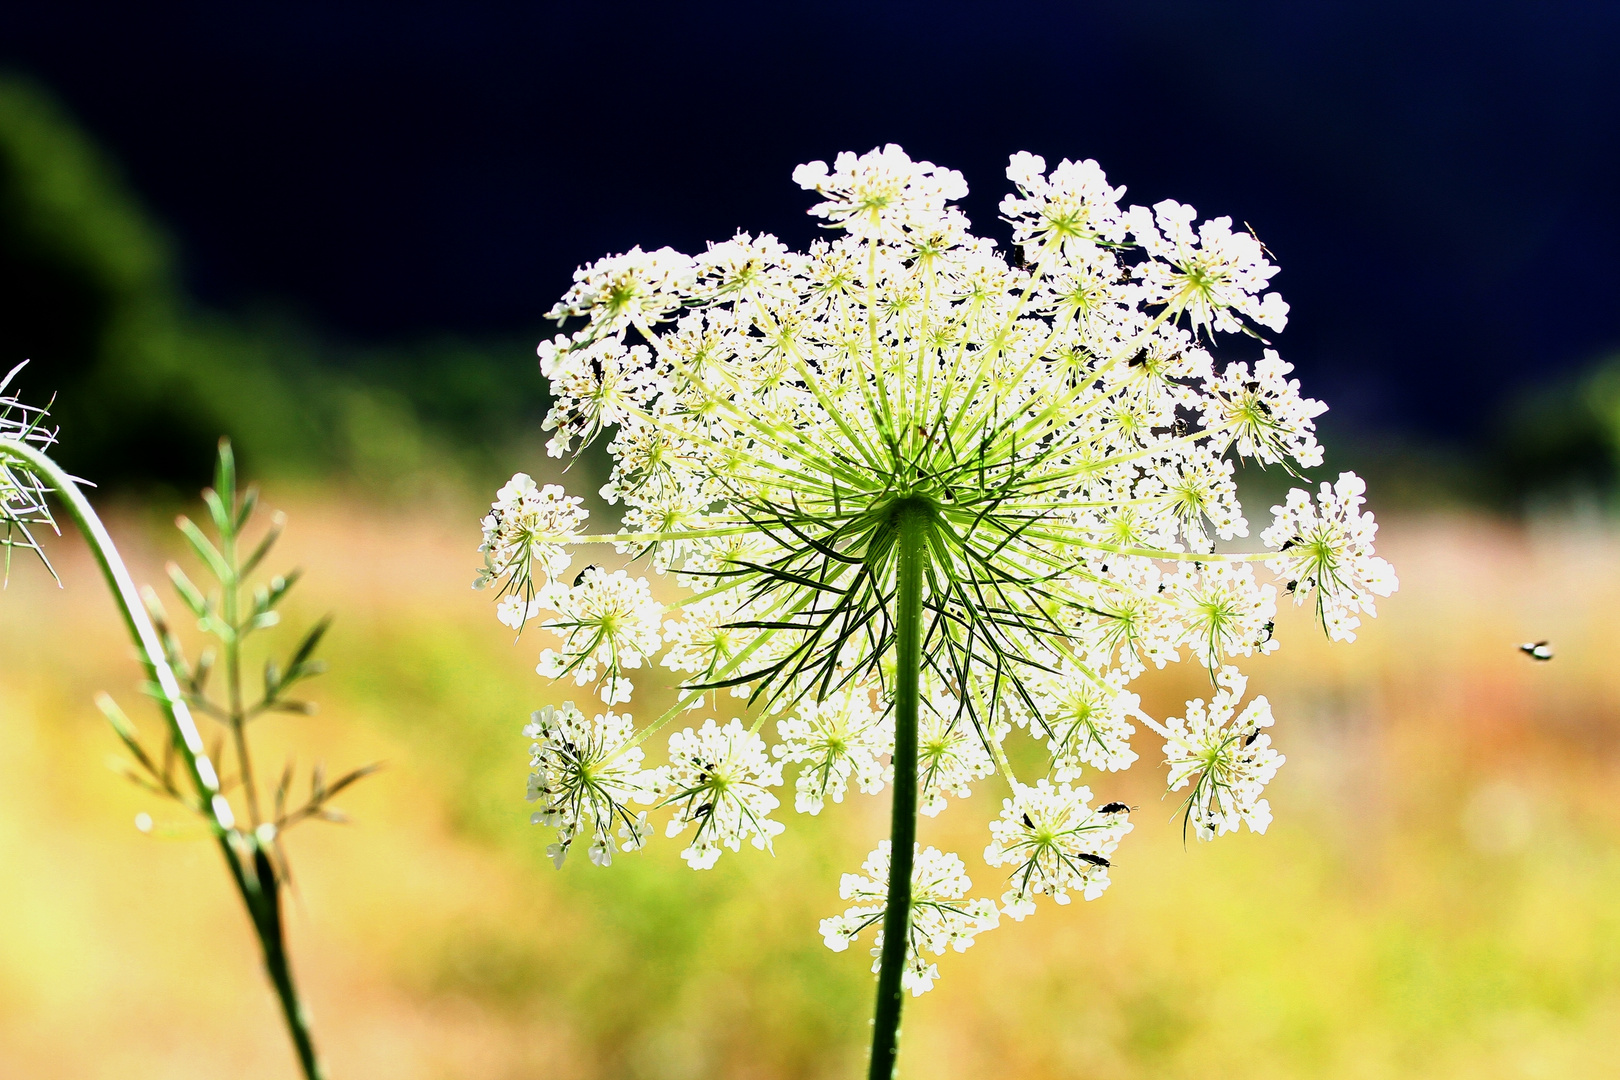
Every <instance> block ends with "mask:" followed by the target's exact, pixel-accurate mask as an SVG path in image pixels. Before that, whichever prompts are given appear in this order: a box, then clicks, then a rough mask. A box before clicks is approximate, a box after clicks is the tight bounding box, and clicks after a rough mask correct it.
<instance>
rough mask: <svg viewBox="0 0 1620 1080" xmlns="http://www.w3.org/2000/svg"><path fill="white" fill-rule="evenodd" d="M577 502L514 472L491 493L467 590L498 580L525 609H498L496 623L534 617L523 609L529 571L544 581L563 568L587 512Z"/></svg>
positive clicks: (530, 595) (530, 589)
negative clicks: (477, 564) (480, 560)
mask: <svg viewBox="0 0 1620 1080" xmlns="http://www.w3.org/2000/svg"><path fill="white" fill-rule="evenodd" d="M583 502H584V500H583V499H580V498H579V497H578V496H574V495H569V494H567V493H566V492H564V491H563V489H562V488H561V487H560V486H559V485H557V484H547V485H546V486H545V487H540V486H539V485H537V484H536V483H535V482H534V480H533V478H531V477H530V476H529V475H528V474H527V473H518V474H517V475H516V476H514V477H512V479H510V480H508V481H507V482H506V484H505V485H504V486H503V487H502V488H501V490H500V491H498V492H496V493H495V501H494V502H493V503H492V504H490V511H489V513H488V514H486V515H485V516H484V521H483V527H484V542H483V545H482V546H480V547H479V549H478V550H479V551H481V552H483V553H484V568H483V569H482V570H480V571H479V572H478V579H477V580H476V581H474V582H473V588H475V589H481V588H483V587H485V586H486V585H488V584H490V583H491V582H494V581H504V583H505V584H504V586H503V589H502V592H503V593H506V592H511V594H512V595H515V596H519V597H521V598H522V602H523V604H524V605H525V607H523V608H511V607H504V608H502V611H501V615H502V618H501V621H502V622H503V623H505V624H506V625H508V626H512V627H513V628H514V629H517V628H519V627H521V626H522V625H523V622H524V621H525V620H527V619H531V618H533V617H534V610H530V609H529V605H530V604H531V601H532V600H533V599H534V586H533V585H532V584H531V578H530V575H531V573H532V572H533V570H539V571H540V573H541V575H542V583H549V582H550V581H551V579H553V578H554V577H556V576H557V575H558V574H561V573H562V572H563V571H564V570H566V569H568V564H569V563H570V562H572V561H573V556H572V555H570V554H569V552H568V548H567V547H566V545H567V544H568V543H569V541H571V540H573V538H574V537H575V536H577V535H579V530H580V526H581V525H583V524H584V521H585V517H586V514H587V513H588V511H586V509H585V508H584V506H583V505H582V504H583ZM504 599H505V597H504V596H503V600H504ZM525 611H526V612H527V614H524V612H525ZM519 615H522V618H517V616H519Z"/></svg>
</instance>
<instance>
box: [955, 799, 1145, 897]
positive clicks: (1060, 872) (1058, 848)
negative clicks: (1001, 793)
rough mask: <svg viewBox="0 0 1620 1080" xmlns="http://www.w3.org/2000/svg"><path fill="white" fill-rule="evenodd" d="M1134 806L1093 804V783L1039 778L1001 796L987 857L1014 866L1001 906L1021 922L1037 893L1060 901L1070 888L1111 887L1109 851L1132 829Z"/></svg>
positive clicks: (1093, 890) (1091, 893)
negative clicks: (1009, 795)
mask: <svg viewBox="0 0 1620 1080" xmlns="http://www.w3.org/2000/svg"><path fill="white" fill-rule="evenodd" d="M1128 814H1129V811H1128V810H1127V809H1125V808H1124V807H1123V806H1122V805H1121V804H1110V806H1109V808H1108V809H1107V810H1106V812H1105V811H1103V810H1093V809H1092V808H1091V789H1090V788H1083V787H1082V788H1071V787H1070V786H1069V785H1068V784H1060V785H1058V786H1056V787H1054V786H1053V785H1052V783H1051V782H1050V781H1048V780H1039V781H1037V782H1036V783H1035V786H1034V787H1028V786H1026V785H1024V784H1017V785H1015V786H1014V787H1013V795H1012V798H1010V799H1004V800H1002V804H1001V817H1000V818H999V819H997V820H995V821H992V822H991V823H990V846H989V847H987V848H985V849H984V861H985V862H987V863H989V864H990V865H991V866H1011V867H1013V870H1012V873H1011V874H1010V875H1009V877H1008V879H1007V880H1008V885H1009V888H1008V890H1007V892H1006V893H1005V894H1004V895H1003V896H1002V898H1001V903H1002V911H1003V912H1004V913H1005V914H1007V915H1009V916H1011V917H1012V918H1013V919H1015V920H1018V921H1020V922H1022V921H1023V918H1024V916H1025V915H1028V914H1030V913H1031V912H1033V911H1034V910H1035V897H1036V896H1038V895H1040V894H1042V893H1045V894H1046V895H1048V896H1050V897H1051V898H1052V899H1053V900H1055V901H1057V902H1058V903H1059V904H1067V903H1068V902H1069V890H1070V889H1073V890H1075V891H1077V892H1079V893H1081V894H1082V895H1083V896H1084V897H1085V898H1086V899H1087V900H1095V899H1097V897H1099V896H1101V895H1102V894H1103V890H1104V889H1106V888H1108V885H1109V879H1108V868H1109V866H1111V865H1112V863H1111V862H1110V861H1109V856H1111V855H1112V854H1113V853H1114V848H1116V847H1118V846H1119V841H1120V838H1121V837H1123V836H1124V835H1125V834H1126V833H1128V832H1130V831H1131V823H1130V821H1129V820H1127V817H1128Z"/></svg>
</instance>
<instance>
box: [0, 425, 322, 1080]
mask: <svg viewBox="0 0 1620 1080" xmlns="http://www.w3.org/2000/svg"><path fill="white" fill-rule="evenodd" d="M0 457H5V458H10V459H12V460H14V461H17V462H19V463H20V464H22V465H23V466H25V467H26V468H28V469H29V471H31V472H33V473H34V474H35V475H37V476H39V477H40V478H41V479H43V480H44V481H45V482H46V483H47V484H49V485H50V487H51V488H52V490H54V491H55V493H56V495H57V498H58V499H60V500H61V502H62V504H63V505H64V506H66V507H67V509H68V513H69V515H70V516H71V517H72V518H73V522H74V524H75V525H77V526H78V528H79V532H81V533H82V534H83V535H84V538H85V540H86V542H87V543H89V545H90V551H91V553H92V554H94V555H95V558H96V564H97V565H98V566H100V567H101V573H102V576H103V577H104V578H106V579H107V587H108V589H109V590H110V591H111V592H112V594H113V599H114V600H115V601H116V602H117V604H118V610H119V612H120V613H121V614H122V615H123V617H124V626H125V628H126V629H128V630H129V636H130V637H131V639H133V640H134V642H135V646H136V648H137V649H138V650H139V651H140V654H141V658H142V662H143V663H144V664H145V665H146V671H147V674H148V676H149V677H150V678H151V680H152V682H153V684H154V685H155V686H156V687H157V688H158V691H159V693H158V694H157V699H158V705H159V706H160V707H161V708H162V710H163V715H164V718H165V719H166V720H167V721H168V725H169V735H170V738H171V739H172V740H173V742H174V745H175V746H176V748H177V749H178V750H179V751H180V756H181V759H182V760H183V761H184V762H185V767H186V772H187V773H188V774H189V775H190V776H191V780H192V784H193V786H194V787H195V788H196V791H197V798H198V801H199V804H200V806H201V807H202V809H203V812H204V814H205V815H206V816H207V818H208V823H209V826H210V828H211V829H212V830H213V833H214V837H215V840H216V841H217V842H218V844H219V848H220V853H221V854H222V855H223V856H224V858H225V866H226V868H227V869H228V870H229V871H230V874H231V880H232V881H234V882H235V883H236V888H237V891H238V892H239V893H240V894H241V896H242V903H243V904H244V905H245V906H246V908H247V912H248V917H249V919H251V920H252V922H253V929H254V931H255V933H256V934H257V935H258V938H259V944H260V945H261V946H262V948H263V951H264V964H265V970H266V973H267V974H268V975H269V977H270V981H271V983H272V984H273V985H274V986H275V989H276V996H277V997H279V998H280V999H281V1011H282V1014H283V1016H284V1017H285V1018H286V1021H287V1029H288V1032H289V1033H290V1034H291V1036H292V1041H293V1048H294V1050H295V1051H296V1052H297V1054H298V1062H299V1065H300V1066H302V1068H303V1071H304V1076H305V1077H306V1078H307V1080H324V1078H325V1075H326V1074H325V1072H324V1071H323V1070H322V1068H321V1065H320V1062H319V1060H318V1059H317V1058H316V1055H315V1044H314V1041H313V1039H312V1038H311V1037H310V1032H309V1021H308V1018H307V1017H306V1016H305V1015H304V1009H303V1006H302V1004H300V1002H299V1000H298V991H297V988H296V987H295V986H294V984H293V980H292V971H291V968H290V966H289V965H288V962H287V951H286V946H285V942H284V940H283V936H282V929H281V915H280V909H279V901H280V898H279V897H278V896H277V895H276V888H277V886H276V882H275V877H274V875H273V874H271V873H269V861H268V859H266V858H265V857H264V854H263V850H262V848H260V846H259V843H258V840H257V838H255V837H253V836H252V835H249V834H244V833H242V832H241V831H240V830H238V829H237V828H236V825H235V817H234V815H233V814H232V813H231V808H230V804H229V803H228V802H226V801H225V798H224V796H223V795H221V794H220V790H219V774H218V772H217V771H216V770H215V768H214V764H213V762H212V761H210V760H209V757H208V752H207V749H206V747H205V746H204V745H203V740H202V735H201V734H200V733H199V732H198V730H197V724H196V722H195V721H194V720H193V719H192V717H191V710H190V709H189V708H188V707H187V706H186V699H185V694H184V692H183V691H182V690H181V688H180V682H179V680H178V679H176V678H175V675H174V669H173V668H171V667H170V666H169V661H168V657H166V656H165V655H164V652H163V645H162V642H161V641H159V639H158V635H157V630H156V629H155V628H154V627H153V626H152V620H151V617H150V616H148V615H147V613H146V606H145V605H144V604H143V603H142V602H141V596H140V591H139V590H138V589H137V588H136V587H135V581H134V579H133V578H131V577H130V576H129V569H128V568H127V567H126V566H125V565H124V560H123V557H122V556H120V555H119V554H118V547H117V545H115V544H114V543H113V540H112V537H111V536H110V535H109V534H108V532H107V529H106V526H104V525H103V524H102V523H101V518H100V517H98V516H97V514H96V511H95V509H94V508H93V507H92V506H91V505H90V502H89V500H88V499H86V498H85V497H84V493H83V492H82V491H80V490H79V486H78V485H77V484H76V483H74V481H73V478H72V477H71V476H69V475H68V474H67V473H65V472H63V471H62V468H61V467H60V466H59V465H57V464H56V462H54V461H52V460H51V459H50V458H49V457H48V456H46V455H45V454H43V453H41V452H40V451H39V450H37V449H35V448H34V447H32V446H29V445H28V444H27V443H22V442H16V441H14V440H11V439H0ZM239 846H240V847H242V848H245V849H247V850H248V851H250V852H253V853H254V856H250V857H253V858H254V863H255V865H253V866H251V867H244V865H243V861H242V859H241V858H240V857H239V856H238V854H237V851H236V848H237V847H239ZM266 882H268V884H269V888H268V889H267V888H265V884H266Z"/></svg>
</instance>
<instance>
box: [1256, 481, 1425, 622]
mask: <svg viewBox="0 0 1620 1080" xmlns="http://www.w3.org/2000/svg"><path fill="white" fill-rule="evenodd" d="M1366 492H1367V485H1366V483H1365V482H1363V481H1362V479H1361V477H1359V476H1357V475H1356V474H1355V473H1348V472H1347V473H1340V474H1339V479H1338V480H1337V482H1335V483H1333V484H1328V483H1326V482H1325V481H1324V482H1323V484H1322V489H1321V491H1320V492H1319V493H1318V494H1317V497H1316V503H1315V504H1314V505H1313V504H1312V503H1311V497H1310V495H1309V494H1308V493H1306V492H1304V491H1301V490H1300V489H1298V488H1294V489H1293V490H1292V491H1290V492H1289V493H1288V498H1287V500H1286V501H1285V502H1284V503H1283V505H1282V506H1273V507H1272V508H1271V511H1272V513H1273V514H1275V515H1276V518H1275V520H1274V521H1273V522H1272V524H1271V526H1270V527H1269V528H1267V529H1266V531H1265V532H1264V533H1262V534H1261V539H1263V540H1264V541H1265V543H1266V546H1267V547H1272V548H1277V549H1279V550H1278V552H1277V554H1276V556H1275V557H1273V558H1272V559H1270V560H1269V561H1267V563H1266V565H1267V566H1268V567H1270V568H1271V570H1272V572H1273V573H1275V574H1277V576H1278V577H1281V578H1284V579H1285V580H1286V581H1287V583H1288V591H1289V592H1291V593H1293V595H1294V603H1295V604H1303V603H1304V602H1305V599H1306V598H1307V597H1315V599H1316V610H1317V614H1318V616H1319V617H1320V618H1321V620H1322V625H1323V627H1324V628H1326V630H1327V633H1328V636H1329V637H1331V638H1332V639H1333V640H1335V641H1354V640H1355V639H1356V633H1355V631H1356V627H1358V626H1360V625H1361V619H1360V618H1358V616H1359V615H1360V613H1362V612H1366V613H1367V614H1368V615H1376V614H1377V609H1376V607H1375V606H1374V604H1375V601H1374V599H1373V598H1374V597H1377V596H1388V595H1390V594H1391V593H1393V592H1394V591H1395V589H1396V586H1397V585H1398V584H1399V583H1398V582H1397V581H1396V579H1395V568H1394V567H1392V566H1391V565H1390V564H1389V563H1388V562H1386V561H1384V560H1383V559H1380V558H1378V557H1377V556H1376V555H1374V554H1373V537H1374V536H1375V535H1377V533H1378V523H1377V522H1376V521H1374V520H1373V516H1372V515H1371V514H1370V513H1363V512H1362V509H1361V507H1362V504H1363V502H1365V496H1366Z"/></svg>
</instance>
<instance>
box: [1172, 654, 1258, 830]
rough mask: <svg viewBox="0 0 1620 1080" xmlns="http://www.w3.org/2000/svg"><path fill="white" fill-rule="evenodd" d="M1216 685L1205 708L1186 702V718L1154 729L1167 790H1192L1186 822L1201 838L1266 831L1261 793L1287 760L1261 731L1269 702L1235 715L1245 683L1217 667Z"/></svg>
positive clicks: (1234, 671) (1253, 703)
mask: <svg viewBox="0 0 1620 1080" xmlns="http://www.w3.org/2000/svg"><path fill="white" fill-rule="evenodd" d="M1217 685H1218V689H1217V691H1216V693H1215V694H1214V695H1213V697H1212V698H1211V699H1210V702H1209V705H1208V706H1207V707H1206V706H1205V704H1204V701H1203V699H1202V698H1195V699H1194V700H1192V701H1189V702H1187V715H1186V716H1185V717H1172V718H1171V719H1168V720H1166V721H1165V722H1164V724H1163V725H1162V726H1161V725H1158V724H1155V725H1154V727H1155V729H1156V730H1158V732H1159V733H1160V734H1161V735H1163V736H1164V740H1165V741H1164V758H1165V763H1166V764H1168V765H1169V766H1170V790H1171V791H1180V790H1181V789H1182V788H1184V787H1189V786H1190V787H1191V789H1192V790H1191V791H1189V792H1188V794H1187V798H1186V801H1185V803H1184V806H1185V808H1186V822H1187V824H1189V825H1191V826H1192V828H1193V829H1194V830H1195V831H1196V832H1197V833H1198V837H1199V839H1201V840H1213V839H1214V838H1215V837H1216V836H1218V835H1220V834H1222V833H1228V832H1234V831H1236V830H1237V828H1238V827H1239V826H1240V825H1247V826H1248V827H1249V830H1250V831H1251V832H1257V833H1263V832H1265V831H1266V826H1268V825H1270V824H1271V804H1270V803H1269V802H1268V801H1267V800H1266V799H1264V798H1262V797H1261V794H1262V792H1264V791H1265V787H1266V785H1267V784H1268V783H1270V782H1271V778H1272V777H1274V776H1276V775H1277V769H1278V768H1280V767H1281V766H1282V764H1283V762H1284V761H1286V760H1287V759H1286V758H1284V757H1283V756H1282V755H1281V754H1279V753H1278V752H1277V751H1276V750H1275V749H1273V748H1272V745H1271V736H1270V735H1268V734H1266V731H1265V729H1266V728H1269V727H1270V726H1271V724H1272V717H1271V703H1270V702H1268V701H1267V700H1266V699H1265V698H1263V697H1257V698H1255V699H1254V700H1253V701H1251V702H1249V704H1248V705H1247V706H1246V707H1244V708H1243V709H1242V710H1241V711H1239V709H1238V703H1239V702H1240V701H1242V700H1243V691H1244V689H1245V687H1246V686H1247V685H1248V680H1247V679H1246V678H1245V677H1244V676H1243V675H1242V673H1240V672H1239V671H1238V670H1237V668H1234V667H1228V668H1224V669H1222V671H1221V672H1220V674H1219V675H1218V676H1217Z"/></svg>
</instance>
